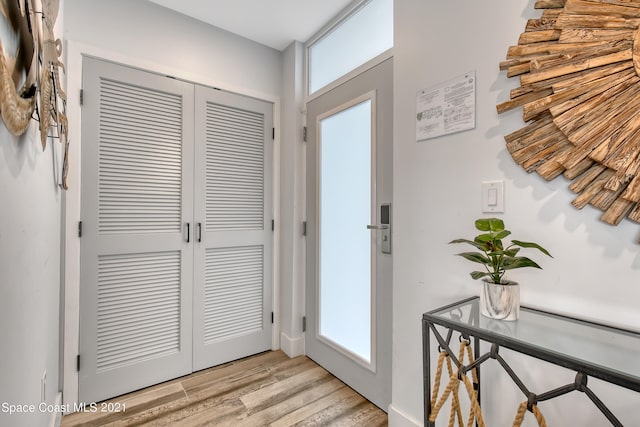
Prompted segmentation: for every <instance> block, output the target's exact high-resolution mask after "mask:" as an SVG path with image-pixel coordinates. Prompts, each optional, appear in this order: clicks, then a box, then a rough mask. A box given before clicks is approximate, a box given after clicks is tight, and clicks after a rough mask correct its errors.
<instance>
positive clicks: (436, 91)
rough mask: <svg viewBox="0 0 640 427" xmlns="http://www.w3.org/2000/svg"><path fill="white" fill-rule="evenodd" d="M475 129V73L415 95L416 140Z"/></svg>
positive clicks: (469, 73) (471, 72)
mask: <svg viewBox="0 0 640 427" xmlns="http://www.w3.org/2000/svg"><path fill="white" fill-rule="evenodd" d="M475 127H476V72H475V71H470V72H468V73H466V74H464V75H462V76H459V77H456V78H454V79H451V80H449V81H447V82H444V83H442V84H439V85H438V86H436V87H433V88H430V89H423V90H421V91H418V93H417V96H416V141H421V140H425V139H431V138H436V137H438V136H442V135H448V134H450V133H454V132H460V131H463V130H468V129H473V128H475Z"/></svg>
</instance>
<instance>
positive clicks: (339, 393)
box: [271, 383, 384, 427]
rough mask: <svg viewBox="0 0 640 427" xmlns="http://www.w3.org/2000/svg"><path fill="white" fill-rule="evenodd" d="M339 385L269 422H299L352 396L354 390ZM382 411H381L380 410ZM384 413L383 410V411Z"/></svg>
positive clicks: (275, 426)
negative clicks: (328, 392)
mask: <svg viewBox="0 0 640 427" xmlns="http://www.w3.org/2000/svg"><path fill="white" fill-rule="evenodd" d="M340 385H341V387H340V388H338V389H337V390H335V391H334V392H332V393H330V394H327V395H326V396H323V397H322V398H320V399H317V400H315V401H313V402H310V403H308V404H306V405H304V406H300V407H299V408H298V409H296V410H295V411H292V412H289V413H288V414H286V415H285V416H283V417H281V418H279V419H278V420H276V421H274V422H273V423H271V426H272V427H288V426H293V425H297V424H299V423H301V422H302V421H303V420H306V419H308V418H311V417H313V416H314V415H315V414H316V413H318V412H321V411H323V410H325V409H326V408H328V407H330V406H331V405H335V404H336V402H341V401H343V400H344V399H347V398H349V397H350V396H353V394H354V392H353V390H351V389H350V388H349V387H347V386H345V385H344V384H342V383H341V384H340ZM380 412H382V411H380ZM383 413H384V412H383Z"/></svg>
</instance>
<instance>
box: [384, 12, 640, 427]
mask: <svg viewBox="0 0 640 427" xmlns="http://www.w3.org/2000/svg"><path fill="white" fill-rule="evenodd" d="M534 3H535V2H534V0H484V1H466V0H449V1H446V2H426V1H423V0H398V1H396V2H395V23H396V25H395V27H396V34H395V48H394V56H395V57H394V64H395V71H394V81H395V84H394V91H395V92H394V102H395V123H394V129H395V137H394V150H395V151H394V169H395V174H394V215H395V218H394V221H395V226H394V244H395V255H394V295H393V304H394V322H393V326H394V344H393V356H394V369H393V404H392V411H391V420H392V424H395V425H403V424H406V425H411V424H412V422H411V420H413V421H414V423H415V424H418V425H419V424H421V423H422V409H423V408H422V406H423V405H422V359H421V352H422V350H421V331H420V327H421V324H420V320H421V315H422V313H423V312H425V311H428V310H430V309H433V308H436V307H438V306H442V305H445V304H447V303H450V302H453V301H456V300H458V299H461V298H463V297H467V296H471V295H476V294H478V291H479V284H478V282H475V281H473V280H472V279H471V278H470V277H469V275H468V273H469V272H470V271H471V270H472V269H473V266H472V265H470V264H469V263H468V262H466V261H465V260H463V259H461V258H459V257H455V256H454V254H455V253H456V252H457V251H459V250H460V249H461V248H460V247H455V246H450V245H447V242H448V241H450V240H452V239H454V238H457V237H467V238H472V237H473V236H475V234H474V231H475V230H474V228H473V221H474V219H476V218H478V217H481V216H486V214H482V212H481V209H480V183H481V181H491V180H504V182H505V203H506V211H505V213H504V214H502V215H500V216H501V217H502V218H503V219H504V220H505V222H506V225H507V227H508V228H510V229H511V230H512V231H513V235H514V237H515V238H517V239H521V240H531V241H536V242H539V243H541V244H542V245H543V246H545V247H546V248H547V249H549V250H550V251H551V252H552V254H553V255H554V257H555V258H554V259H549V258H546V257H545V258H544V259H543V258H540V257H538V258H535V259H537V260H539V261H540V262H541V264H542V266H543V268H544V270H542V271H538V270H533V269H529V270H518V271H515V272H513V273H512V274H511V275H510V277H511V278H512V279H515V280H517V281H519V282H520V283H521V284H522V286H521V287H522V302H523V303H524V304H528V305H533V306H539V307H543V308H545V309H548V310H552V311H557V312H564V313H569V314H574V315H576V316H579V317H584V318H589V319H596V320H601V321H604V322H607V323H614V324H619V325H623V326H626V327H629V328H634V329H640V311H638V309H637V301H638V299H639V298H640V288H638V286H637V284H638V282H639V281H640V246H638V243H637V242H638V238H639V236H640V225H638V224H635V223H632V222H630V221H628V220H624V221H623V222H622V223H621V224H620V225H619V226H617V227H612V226H609V225H606V224H604V223H603V222H600V221H599V220H598V217H599V216H600V214H601V212H600V211H598V210H596V209H593V208H591V207H586V208H585V209H584V210H582V211H578V210H577V209H575V208H573V207H572V206H571V205H570V202H571V200H572V199H573V197H574V195H573V194H572V193H571V192H570V191H569V190H568V189H567V186H568V184H569V182H568V181H567V180H565V179H564V178H562V177H561V178H557V179H556V180H555V181H553V182H550V183H548V182H545V181H544V180H543V179H541V178H540V177H539V176H537V175H527V174H526V173H525V172H524V171H523V170H522V169H521V168H520V166H518V165H517V164H515V162H514V161H513V160H512V159H511V157H510V155H509V153H508V152H507V151H506V149H505V142H504V140H503V136H504V135H506V134H508V133H510V132H512V131H514V130H516V129H519V128H520V127H522V126H523V123H522V120H521V118H520V116H521V112H520V111H519V110H518V111H512V112H509V113H506V114H503V115H501V116H498V115H497V113H496V109H495V105H496V104H497V103H499V102H502V101H505V100H507V99H508V96H509V93H508V91H509V89H511V88H513V87H516V86H517V83H518V82H517V81H516V79H508V78H507V77H506V74H505V72H500V71H499V69H498V64H499V62H500V61H502V60H504V59H505V54H506V51H507V47H508V46H510V45H514V44H517V40H518V36H519V34H520V33H521V32H522V31H523V29H524V26H525V23H526V20H527V18H533V17H538V16H539V12H537V11H534V10H533V5H534ZM469 70H476V73H477V101H476V103H477V125H476V128H475V129H474V130H471V131H466V132H462V133H458V134H453V135H449V136H444V137H440V138H437V139H433V140H427V141H423V142H419V143H416V141H415V123H414V121H415V112H416V92H417V91H418V90H420V89H423V88H428V87H431V86H433V85H436V84H438V83H440V82H443V81H446V80H448V79H450V78H452V77H454V76H458V75H461V74H464V73H465V72H467V71H469ZM510 357H512V358H513V359H514V361H515V364H516V368H518V367H519V368H520V371H519V373H522V375H523V376H524V377H525V378H526V381H530V382H531V384H530V386H531V388H532V389H533V390H534V391H537V392H543V391H546V390H547V389H548V388H553V387H555V386H560V385H564V384H565V383H567V384H568V383H570V382H572V381H573V374H572V373H571V372H569V371H563V370H558V369H553V368H548V367H547V366H546V365H544V364H542V363H533V362H529V361H523V360H520V359H519V358H518V357H517V356H510ZM494 374H495V375H500V374H499V372H498V371H497V370H496V371H495V372H494V371H492V370H490V369H488V370H487V373H486V374H485V376H484V381H485V384H486V382H487V381H489V379H488V378H494V380H493V382H494V384H493V385H492V387H494V386H497V387H499V389H500V390H501V391H500V394H499V395H495V394H494V395H491V394H490V393H489V392H486V393H485V394H484V399H485V405H484V406H485V408H484V409H485V411H486V412H487V413H488V414H489V415H488V416H487V417H486V421H487V425H509V423H510V422H512V421H513V417H514V415H515V411H516V407H517V403H518V402H519V401H522V400H524V399H523V397H522V395H518V394H517V393H516V392H515V391H514V390H512V386H511V385H510V382H509V381H506V380H504V379H496V377H492V375H494ZM593 384H594V388H595V389H596V390H600V391H601V392H602V391H604V392H602V398H603V399H605V400H606V403H607V404H608V405H610V406H611V408H612V409H613V408H615V409H616V410H617V411H619V412H620V413H621V421H622V422H623V424H625V425H627V424H633V421H637V413H636V414H635V416H634V415H633V411H632V410H631V408H632V406H633V405H631V403H630V402H632V399H635V402H637V395H636V394H634V393H630V392H627V391H619V390H618V389H616V388H610V387H606V386H601V385H600V384H596V383H595V382H594V383H593ZM510 387H511V388H510ZM505 391H506V392H505ZM564 405H567V406H564ZM563 408H564V409H563ZM541 409H542V410H543V412H544V413H545V415H546V416H547V421H548V423H549V425H590V426H592V425H607V423H606V420H604V418H602V416H601V415H600V414H599V412H598V411H597V410H596V409H595V407H594V406H593V405H591V404H590V403H588V402H587V398H586V396H584V395H582V394H580V393H576V395H573V396H567V397H563V398H561V399H560V400H559V401H551V402H545V403H543V404H541ZM616 413H617V412H616ZM531 419H532V418H531ZM531 419H529V421H531ZM625 421H626V422H625ZM531 425H533V424H531Z"/></svg>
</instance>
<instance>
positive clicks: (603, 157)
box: [497, 0, 640, 225]
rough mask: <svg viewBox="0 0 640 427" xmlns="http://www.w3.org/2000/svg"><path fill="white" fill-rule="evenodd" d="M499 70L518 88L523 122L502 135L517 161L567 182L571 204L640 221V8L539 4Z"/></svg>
mask: <svg viewBox="0 0 640 427" xmlns="http://www.w3.org/2000/svg"><path fill="white" fill-rule="evenodd" d="M535 8H536V9H541V10H542V15H541V17H540V18H539V19H531V20H529V22H528V23H527V25H526V28H525V31H524V32H523V33H522V34H521V36H520V39H519V40H518V45H517V46H512V47H509V49H508V52H507V58H506V60H505V61H503V62H501V63H500V69H501V70H506V71H507V76H508V77H516V76H518V77H519V79H520V87H518V88H516V89H513V90H512V91H511V93H510V100H509V101H506V102H504V103H501V104H499V105H498V106H497V110H498V113H502V112H504V111H507V110H510V109H513V108H516V107H519V106H522V107H523V120H524V121H525V122H528V124H527V125H526V126H525V127H523V128H522V129H520V130H517V131H516V132H513V133H512V134H510V135H507V136H506V137H505V140H506V145H507V149H508V150H509V153H511V156H512V157H513V159H514V160H515V161H516V162H517V163H518V164H519V165H520V166H522V167H523V168H524V169H525V170H527V171H528V172H534V171H535V172H536V173H538V174H539V175H540V176H542V177H543V178H544V179H546V180H552V179H554V178H556V177H557V176H559V175H561V174H562V175H564V176H565V177H566V178H567V179H569V180H571V181H572V183H571V185H570V186H569V188H570V189H571V190H572V191H574V192H575V193H577V194H578V196H577V197H576V199H575V200H574V201H573V202H572V204H573V205H574V206H576V207H577V208H579V209H582V208H583V207H584V206H586V205H587V204H590V205H592V206H594V207H596V208H598V209H601V210H602V211H603V214H602V216H601V219H602V220H603V221H604V222H606V223H608V224H612V225H617V224H618V223H619V222H620V221H621V220H622V219H623V218H625V217H626V218H628V219H630V220H632V221H635V222H640V77H639V76H640V30H639V27H640V0H538V1H536V3H535Z"/></svg>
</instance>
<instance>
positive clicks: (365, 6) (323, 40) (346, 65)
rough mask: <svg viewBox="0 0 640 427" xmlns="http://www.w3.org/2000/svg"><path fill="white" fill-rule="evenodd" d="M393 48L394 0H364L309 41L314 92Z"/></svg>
mask: <svg viewBox="0 0 640 427" xmlns="http://www.w3.org/2000/svg"><path fill="white" fill-rule="evenodd" d="M392 47H393V0H369V1H363V2H361V3H360V4H359V5H357V6H356V7H354V8H352V9H351V10H350V11H347V12H346V13H345V15H344V16H342V17H338V19H337V21H336V23H334V24H333V25H331V26H329V27H328V28H327V29H325V30H324V31H322V32H321V33H320V34H319V35H318V36H316V37H315V38H313V39H311V40H310V41H309V42H308V43H307V82H308V87H307V91H308V93H309V94H313V93H315V92H317V91H318V90H320V89H322V88H324V87H326V86H327V85H329V84H330V83H332V82H334V81H336V80H338V79H339V78H340V77H342V76H344V75H346V74H348V73H349V72H351V71H353V70H355V69H356V68H358V67H360V66H361V65H363V64H365V63H367V62H368V61H370V60H372V59H374V58H375V57H377V56H378V55H380V54H382V53H384V52H386V51H387V50H389V49H391V48H392Z"/></svg>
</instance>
